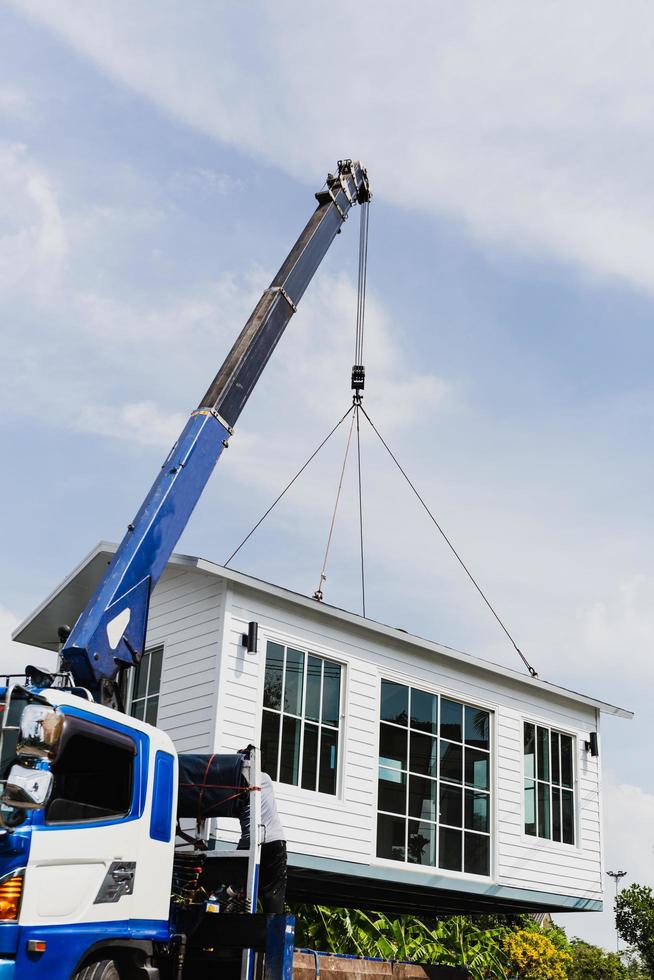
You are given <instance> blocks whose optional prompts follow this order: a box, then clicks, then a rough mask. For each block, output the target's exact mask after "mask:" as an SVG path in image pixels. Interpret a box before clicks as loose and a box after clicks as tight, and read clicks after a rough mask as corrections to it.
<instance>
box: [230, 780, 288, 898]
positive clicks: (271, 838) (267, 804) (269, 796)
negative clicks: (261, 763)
mask: <svg viewBox="0 0 654 980" xmlns="http://www.w3.org/2000/svg"><path fill="white" fill-rule="evenodd" d="M260 785H261V826H262V828H263V840H262V843H261V865H260V868H259V898H260V900H261V905H262V908H263V911H264V912H269V913H281V912H283V911H284V902H285V900H286V879H287V856H286V834H285V833H284V828H283V827H282V822H281V820H280V819H279V814H278V812H277V804H276V802H275V790H274V788H273V782H272V779H271V778H270V776H269V775H268V773H267V772H262V773H261V779H260ZM245 797H246V798H247V802H246V803H245V805H244V806H243V808H242V809H241V812H240V815H239V820H240V824H241V839H240V840H239V842H238V849H239V850H247V849H248V848H249V846H250V807H249V797H250V794H249V793H246V794H245Z"/></svg>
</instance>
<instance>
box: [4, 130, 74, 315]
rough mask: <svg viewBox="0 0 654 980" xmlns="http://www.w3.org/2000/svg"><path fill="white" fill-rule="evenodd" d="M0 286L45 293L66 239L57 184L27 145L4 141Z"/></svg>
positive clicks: (65, 247)
mask: <svg viewBox="0 0 654 980" xmlns="http://www.w3.org/2000/svg"><path fill="white" fill-rule="evenodd" d="M0 225H1V226H2V228H3V230H2V232H1V233H0V289H2V290H5V291H6V290H8V289H11V288H15V287H22V288H25V287H27V288H28V289H29V291H30V292H31V293H32V294H35V295H36V296H37V297H41V298H42V297H43V296H44V295H45V294H46V293H47V292H48V290H49V289H50V288H51V287H52V286H53V285H54V284H55V283H56V282H57V280H58V277H59V274H60V272H61V269H62V265H63V263H64V260H65V258H66V255H67V252H68V240H67V234H66V228H65V223H64V219H63V217H62V213H61V209H60V207H59V202H58V200H57V195H56V192H55V189H54V187H53V185H52V181H51V180H50V178H49V176H48V174H47V173H46V172H45V171H44V170H43V169H42V168H41V167H40V166H39V165H38V164H37V163H36V162H35V161H34V160H33V159H32V157H31V156H30V154H29V152H28V150H27V147H25V146H23V145H22V144H19V143H7V142H0Z"/></svg>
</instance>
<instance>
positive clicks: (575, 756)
mask: <svg viewBox="0 0 654 980" xmlns="http://www.w3.org/2000/svg"><path fill="white" fill-rule="evenodd" d="M525 725H533V726H534V729H535V730H536V731H537V729H538V728H544V729H546V730H547V733H548V745H549V746H550V754H551V745H552V732H554V733H555V734H556V735H559V736H561V735H565V736H567V737H568V738H570V739H571V741H572V786H571V787H562V784H561V783H557V784H556V785H557V786H558V787H559V788H565V789H568V788H570V789H571V790H572V814H573V819H572V828H573V832H574V841H573V843H570V842H569V841H564V840H555V839H554V838H553V837H551V836H550V837H539V835H538V833H536V834H528V833H527V832H526V830H525V817H526V806H525V783H526V782H527V778H530V779H531V778H532V777H527V774H526V767H525V750H524V738H525ZM535 737H537V736H536V734H535ZM520 760H521V761H520V773H521V777H522V781H521V786H520V794H521V795H520V800H521V802H520V830H521V835H522V840H523V842H528V843H529V844H530V846H531V847H533V846H534V844H537V846H538V847H543V848H553V849H556V850H558V849H559V848H567V849H569V850H571V851H578V850H579V849H580V847H581V840H580V838H581V822H580V806H579V735H578V733H576V732H574V731H572V730H571V729H569V728H561V727H556V726H554V725H552V724H551V723H550V722H549V721H545V720H544V719H542V718H541V719H538V718H537V717H536V715H521V717H520ZM537 767H538V763H537V762H536V773H535V775H534V777H533V782H534V784H535V786H536V787H538V783H539V782H542V783H546V785H548V786H549V791H550V793H549V797H550V831H551V829H552V827H551V823H552V786H553V785H554V784H553V783H552V778H551V756H550V778H549V780H539V778H538V774H537ZM535 806H536V812H537V809H538V797H537V795H536V799H535ZM561 836H563V828H561Z"/></svg>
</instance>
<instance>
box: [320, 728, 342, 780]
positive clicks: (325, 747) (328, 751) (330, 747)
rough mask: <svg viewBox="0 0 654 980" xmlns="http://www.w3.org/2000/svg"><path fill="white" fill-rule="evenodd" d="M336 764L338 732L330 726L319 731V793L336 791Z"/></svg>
mask: <svg viewBox="0 0 654 980" xmlns="http://www.w3.org/2000/svg"><path fill="white" fill-rule="evenodd" d="M337 765H338V732H334V731H332V730H331V728H322V729H321V731H320V774H319V776H318V789H319V790H320V792H321V793H332V794H335V793H336V773H337V771H338V770H337Z"/></svg>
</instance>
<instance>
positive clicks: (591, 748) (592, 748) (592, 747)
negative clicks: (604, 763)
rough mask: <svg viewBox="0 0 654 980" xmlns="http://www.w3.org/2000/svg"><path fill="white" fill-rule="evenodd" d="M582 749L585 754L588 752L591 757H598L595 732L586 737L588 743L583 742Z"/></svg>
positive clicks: (597, 742) (597, 743)
mask: <svg viewBox="0 0 654 980" xmlns="http://www.w3.org/2000/svg"><path fill="white" fill-rule="evenodd" d="M584 748H585V749H586V752H590V754H591V755H592V756H598V755H599V741H598V738H597V732H591V733H590V735H589V736H588V741H587V742H584Z"/></svg>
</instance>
